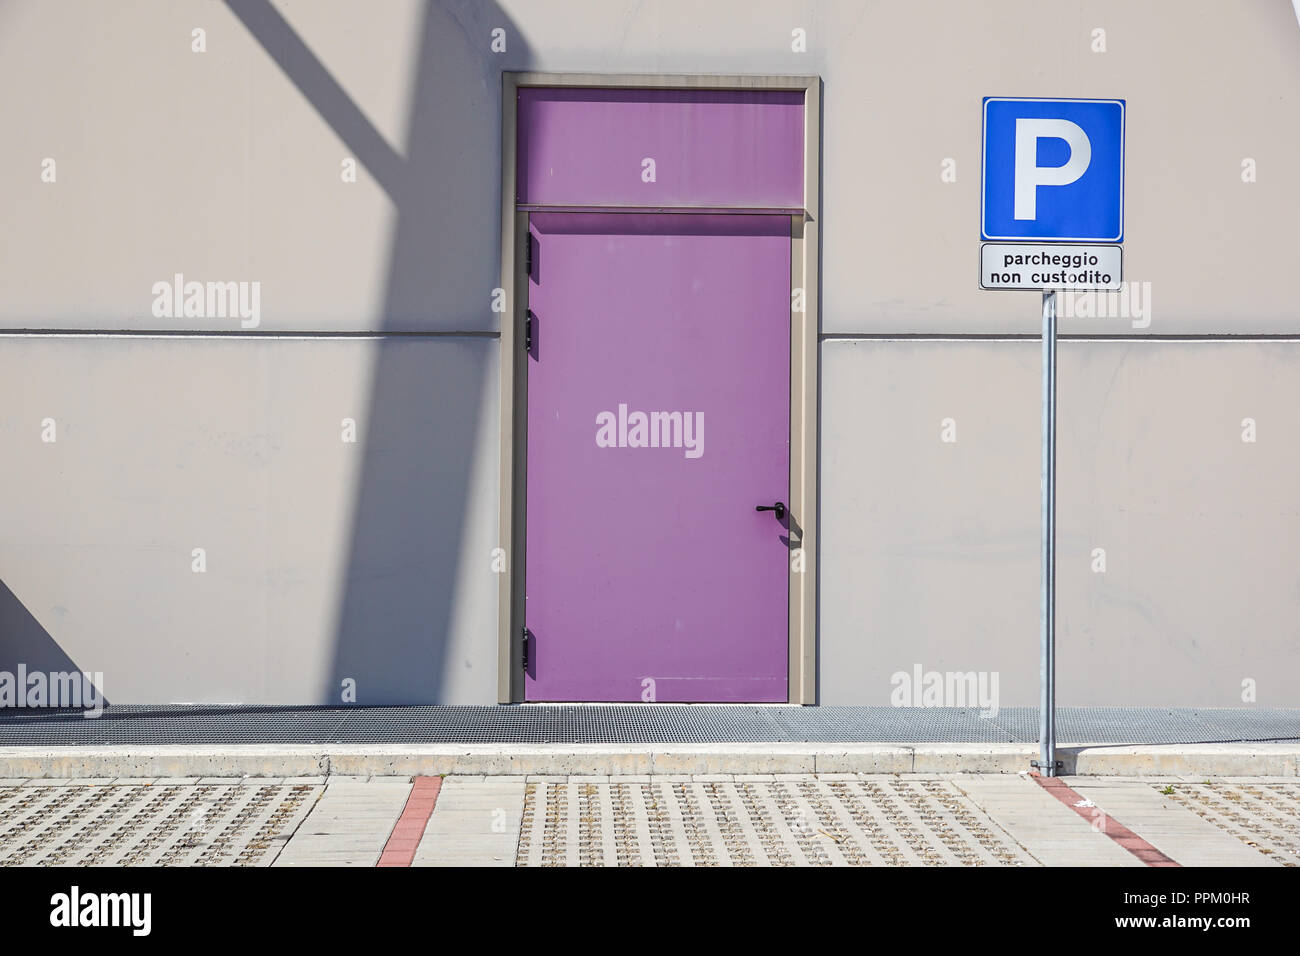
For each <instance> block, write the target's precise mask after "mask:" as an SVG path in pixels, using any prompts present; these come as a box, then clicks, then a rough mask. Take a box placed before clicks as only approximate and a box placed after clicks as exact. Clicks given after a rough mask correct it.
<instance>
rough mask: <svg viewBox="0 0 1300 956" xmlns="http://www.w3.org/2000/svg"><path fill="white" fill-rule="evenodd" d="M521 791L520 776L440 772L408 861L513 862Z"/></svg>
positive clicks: (452, 863) (431, 863) (521, 807)
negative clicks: (431, 803)
mask: <svg viewBox="0 0 1300 956" xmlns="http://www.w3.org/2000/svg"><path fill="white" fill-rule="evenodd" d="M606 785H608V784H606ZM524 791H525V782H524V779H523V778H522V777H507V778H501V777H497V778H487V779H471V778H464V777H447V778H445V779H444V780H443V782H442V789H441V791H440V792H439V794H438V802H437V805H436V806H435V807H434V810H433V815H432V816H431V817H430V818H429V824H428V826H427V827H426V828H425V831H424V838H423V839H422V840H421V841H420V845H419V847H418V848H417V849H416V852H415V860H414V862H413V864H412V865H413V866H514V865H515V851H516V848H517V846H518V843H519V831H520V826H521V821H522V817H523V811H524Z"/></svg>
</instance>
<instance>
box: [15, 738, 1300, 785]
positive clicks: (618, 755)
mask: <svg viewBox="0 0 1300 956" xmlns="http://www.w3.org/2000/svg"><path fill="white" fill-rule="evenodd" d="M1037 756H1038V748H1037V746H1036V745H1032V744H967V743H930V744H878V743H871V744H844V743H834V744H826V743H747V744H739V743H732V744H716V743H710V744H409V745H408V744H375V745H339V744H331V745H317V744H283V745H256V744H254V745H233V744H232V745H228V746H214V745H206V746H183V745H176V746H154V747H0V777H3V778H18V777H21V778H34V777H39V778H44V777H51V778H69V779H70V778H78V777H82V778H84V777H99V778H104V777H114V778H115V777H242V776H251V777H293V776H328V775H331V774H340V775H350V776H351V775H357V776H360V775H371V774H378V775H389V774H391V775H401V776H414V775H417V774H426V775H432V774H492V775H498V774H500V775H519V774H595V775H610V776H621V775H626V774H638V775H641V774H655V773H659V774H708V773H746V774H752V773H1019V772H1020V771H1022V770H1027V769H1029V762H1030V761H1031V760H1034V759H1037ZM1058 757H1059V759H1060V760H1061V762H1062V764H1063V768H1062V771H1061V772H1062V773H1063V774H1071V775H1077V776H1163V775H1188V776H1205V777H1216V776H1269V777H1300V743H1235V744H1145V745H1139V746H1115V745H1087V744H1083V745H1075V746H1065V747H1062V748H1060V750H1059V751H1058Z"/></svg>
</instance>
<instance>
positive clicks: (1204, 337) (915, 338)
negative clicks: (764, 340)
mask: <svg viewBox="0 0 1300 956" xmlns="http://www.w3.org/2000/svg"><path fill="white" fill-rule="evenodd" d="M1042 338H1043V337H1042V336H1041V335H1040V334H1038V333H1036V332H1025V333H1006V332H990V333H979V332H970V333H964V334H953V333H947V334H931V333H924V332H917V333H907V332H824V333H822V335H821V336H820V339H821V341H823V342H859V341H861V342H1041V341H1042ZM1056 338H1057V341H1060V342H1216V343H1217V342H1296V343H1300V335H1297V334H1285V333H1271V332H1259V333H1249V332H1245V333H1236V332H1234V333H1230V334H1228V333H1225V334H1221V335H1220V334H1206V333H1200V334H1191V333H1189V334H1186V335H1106V334H1100V333H1089V332H1069V333H1066V332H1058V333H1057V336H1056Z"/></svg>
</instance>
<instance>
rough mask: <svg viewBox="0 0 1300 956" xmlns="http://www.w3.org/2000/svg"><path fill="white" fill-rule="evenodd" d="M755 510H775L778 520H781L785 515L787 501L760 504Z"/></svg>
mask: <svg viewBox="0 0 1300 956" xmlns="http://www.w3.org/2000/svg"><path fill="white" fill-rule="evenodd" d="M754 510H755V511H775V512H776V520H777V521H780V520H781V519H782V518H784V517H785V502H783V501H778V502H777V503H776V504H774V505H758V506H757V507H756V508H754Z"/></svg>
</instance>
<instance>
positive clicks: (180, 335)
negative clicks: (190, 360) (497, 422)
mask: <svg viewBox="0 0 1300 956" xmlns="http://www.w3.org/2000/svg"><path fill="white" fill-rule="evenodd" d="M19 336H21V337H23V338H41V337H47V338H70V337H76V338H91V339H95V338H104V339H115V338H117V339H120V338H145V339H499V338H501V333H500V332H400V331H393V332H374V331H367V332H278V331H273V330H267V331H262V332H255V331H252V330H250V329H241V330H240V331H238V332H216V331H213V330H211V329H202V330H199V329H195V330H192V331H190V330H177V329H173V330H170V331H166V332H164V331H161V330H158V329H141V330H139V331H137V330H135V329H0V338H17V337H19Z"/></svg>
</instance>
